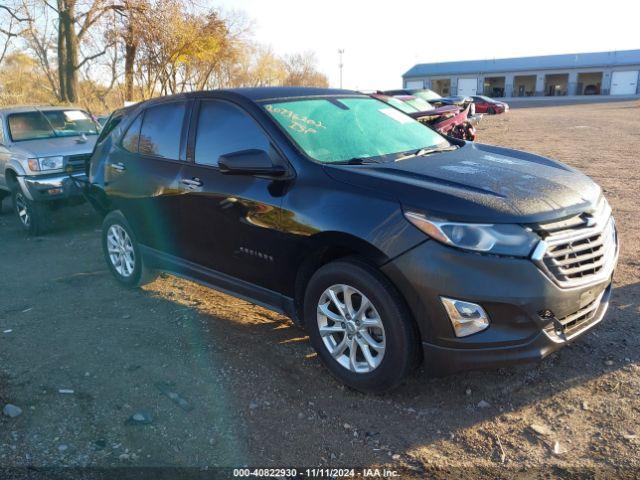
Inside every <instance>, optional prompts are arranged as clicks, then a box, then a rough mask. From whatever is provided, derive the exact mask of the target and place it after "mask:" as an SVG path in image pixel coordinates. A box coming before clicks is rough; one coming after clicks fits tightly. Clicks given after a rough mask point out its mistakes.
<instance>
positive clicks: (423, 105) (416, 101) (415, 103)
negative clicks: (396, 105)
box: [405, 97, 433, 112]
mask: <svg viewBox="0 0 640 480" xmlns="http://www.w3.org/2000/svg"><path fill="white" fill-rule="evenodd" d="M405 102H407V103H408V104H409V105H411V106H412V107H414V108H415V109H416V110H418V111H420V112H425V111H427V110H433V105H431V104H430V103H429V102H427V101H426V100H423V99H422V98H419V97H414V98H409V99H407V100H405Z"/></svg>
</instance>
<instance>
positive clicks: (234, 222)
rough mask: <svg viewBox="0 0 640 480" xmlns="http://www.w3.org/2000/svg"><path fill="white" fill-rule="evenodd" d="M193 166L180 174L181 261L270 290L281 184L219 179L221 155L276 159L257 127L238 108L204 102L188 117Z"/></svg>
mask: <svg viewBox="0 0 640 480" xmlns="http://www.w3.org/2000/svg"><path fill="white" fill-rule="evenodd" d="M192 130H193V131H192V134H190V147H189V148H190V151H192V152H193V163H189V164H188V165H186V166H185V168H184V169H183V170H182V177H181V182H182V184H183V188H184V189H185V193H184V194H183V195H182V196H181V220H182V229H181V234H182V235H183V240H182V247H183V248H182V256H183V258H185V259H186V260H189V261H192V262H195V263H197V264H199V265H202V266H205V267H207V268H210V269H213V270H216V271H218V272H221V273H225V274H228V275H231V276H233V277H236V278H239V279H241V280H245V281H248V282H251V283H253V284H255V285H259V286H261V287H265V288H268V289H274V290H275V289H276V286H277V278H279V277H278V275H277V264H276V260H277V258H278V256H279V249H280V242H279V236H280V233H279V231H278V224H279V219H280V215H281V210H280V207H281V204H282V195H283V187H282V182H278V181H274V180H272V179H268V178H259V177H255V176H251V175H224V174H222V173H220V170H219V169H218V158H219V157H220V156H221V155H224V154H227V153H232V152H237V151H241V150H248V149H260V150H264V151H268V152H270V153H271V154H272V155H277V154H276V153H275V150H274V149H273V147H272V145H271V142H270V140H269V138H268V137H267V135H266V134H265V132H264V131H263V130H262V128H261V127H260V126H259V125H258V123H257V122H256V121H255V120H254V119H253V117H251V116H250V115H249V114H248V113H247V112H246V111H244V110H243V109H241V108H240V107H239V106H236V105H235V104H232V103H230V102H227V101H223V100H213V99H205V100H202V101H200V102H199V104H198V105H197V106H196V110H195V111H194V114H193V121H192Z"/></svg>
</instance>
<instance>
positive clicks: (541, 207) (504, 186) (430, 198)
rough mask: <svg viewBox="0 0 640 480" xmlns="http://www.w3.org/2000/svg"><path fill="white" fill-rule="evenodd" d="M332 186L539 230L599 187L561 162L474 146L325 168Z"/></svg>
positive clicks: (593, 196)
mask: <svg viewBox="0 0 640 480" xmlns="http://www.w3.org/2000/svg"><path fill="white" fill-rule="evenodd" d="M326 171H327V173H328V174H329V175H330V176H331V177H333V178H334V179H336V180H338V181H341V182H345V183H348V184H351V185H354V186H360V187H363V188H370V189H375V190H378V191H384V192H387V193H388V194H390V195H393V196H395V197H396V198H397V199H398V200H399V201H400V203H401V204H402V206H403V208H405V209H413V210H418V211H421V212H424V213H426V214H428V215H430V216H433V217H438V218H444V219H448V220H456V221H466V222H475V223H537V222H546V221H550V220H557V219H560V218H564V217H568V216H571V215H574V214H576V213H580V212H583V211H585V210H587V209H588V208H590V207H591V206H592V205H594V204H595V203H596V202H597V200H598V198H599V197H600V194H601V189H600V187H599V186H598V185H597V184H596V183H594V182H593V181H592V180H591V179H590V178H589V177H587V176H586V175H584V174H582V173H580V172H578V171H577V170H575V169H573V168H571V167H568V166H566V165H563V164H561V163H559V162H556V161H553V160H550V159H548V158H545V157H541V156H538V155H534V154H531V153H526V152H521V151H517V150H511V149H507V148H501V147H494V146H490V145H482V144H476V143H469V142H468V143H466V144H465V145H464V146H463V147H461V148H459V149H458V150H454V151H450V152H443V153H437V154H432V155H428V156H423V157H415V158H411V159H408V160H402V161H400V162H394V163H383V164H371V165H349V166H347V165H327V166H326Z"/></svg>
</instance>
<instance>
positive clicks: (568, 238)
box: [538, 200, 617, 286]
mask: <svg viewBox="0 0 640 480" xmlns="http://www.w3.org/2000/svg"><path fill="white" fill-rule="evenodd" d="M576 218H577V219H576ZM576 218H574V219H570V220H567V221H564V225H562V227H564V228H558V227H560V225H559V222H554V223H553V224H550V225H548V226H547V228H543V232H542V233H543V234H547V236H546V237H545V239H544V245H545V246H546V249H545V251H544V254H543V255H542V256H541V258H540V259H538V261H539V265H540V266H541V267H542V268H543V270H545V271H546V272H547V274H549V276H551V277H552V278H553V279H554V280H555V281H556V282H557V283H558V284H560V285H561V286H577V285H580V284H584V283H589V282H590V281H592V280H594V279H595V278H596V277H598V276H601V275H603V274H604V272H606V271H607V270H608V269H609V267H610V266H611V264H612V262H613V261H614V260H615V257H616V254H617V240H616V232H615V224H614V221H613V217H612V216H611V208H610V207H609V206H608V204H607V203H606V201H604V200H602V201H601V202H600V204H599V205H598V209H597V210H596V212H595V213H594V214H593V215H581V216H579V217H576Z"/></svg>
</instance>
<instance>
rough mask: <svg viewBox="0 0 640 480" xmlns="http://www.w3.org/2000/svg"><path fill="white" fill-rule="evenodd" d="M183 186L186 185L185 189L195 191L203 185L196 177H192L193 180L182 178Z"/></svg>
mask: <svg viewBox="0 0 640 480" xmlns="http://www.w3.org/2000/svg"><path fill="white" fill-rule="evenodd" d="M181 182H182V184H183V185H186V186H187V188H189V189H190V190H195V189H196V188H198V187H201V186H202V185H204V184H203V183H202V180H200V179H199V178H198V177H193V178H183V179H182V180H181Z"/></svg>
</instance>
